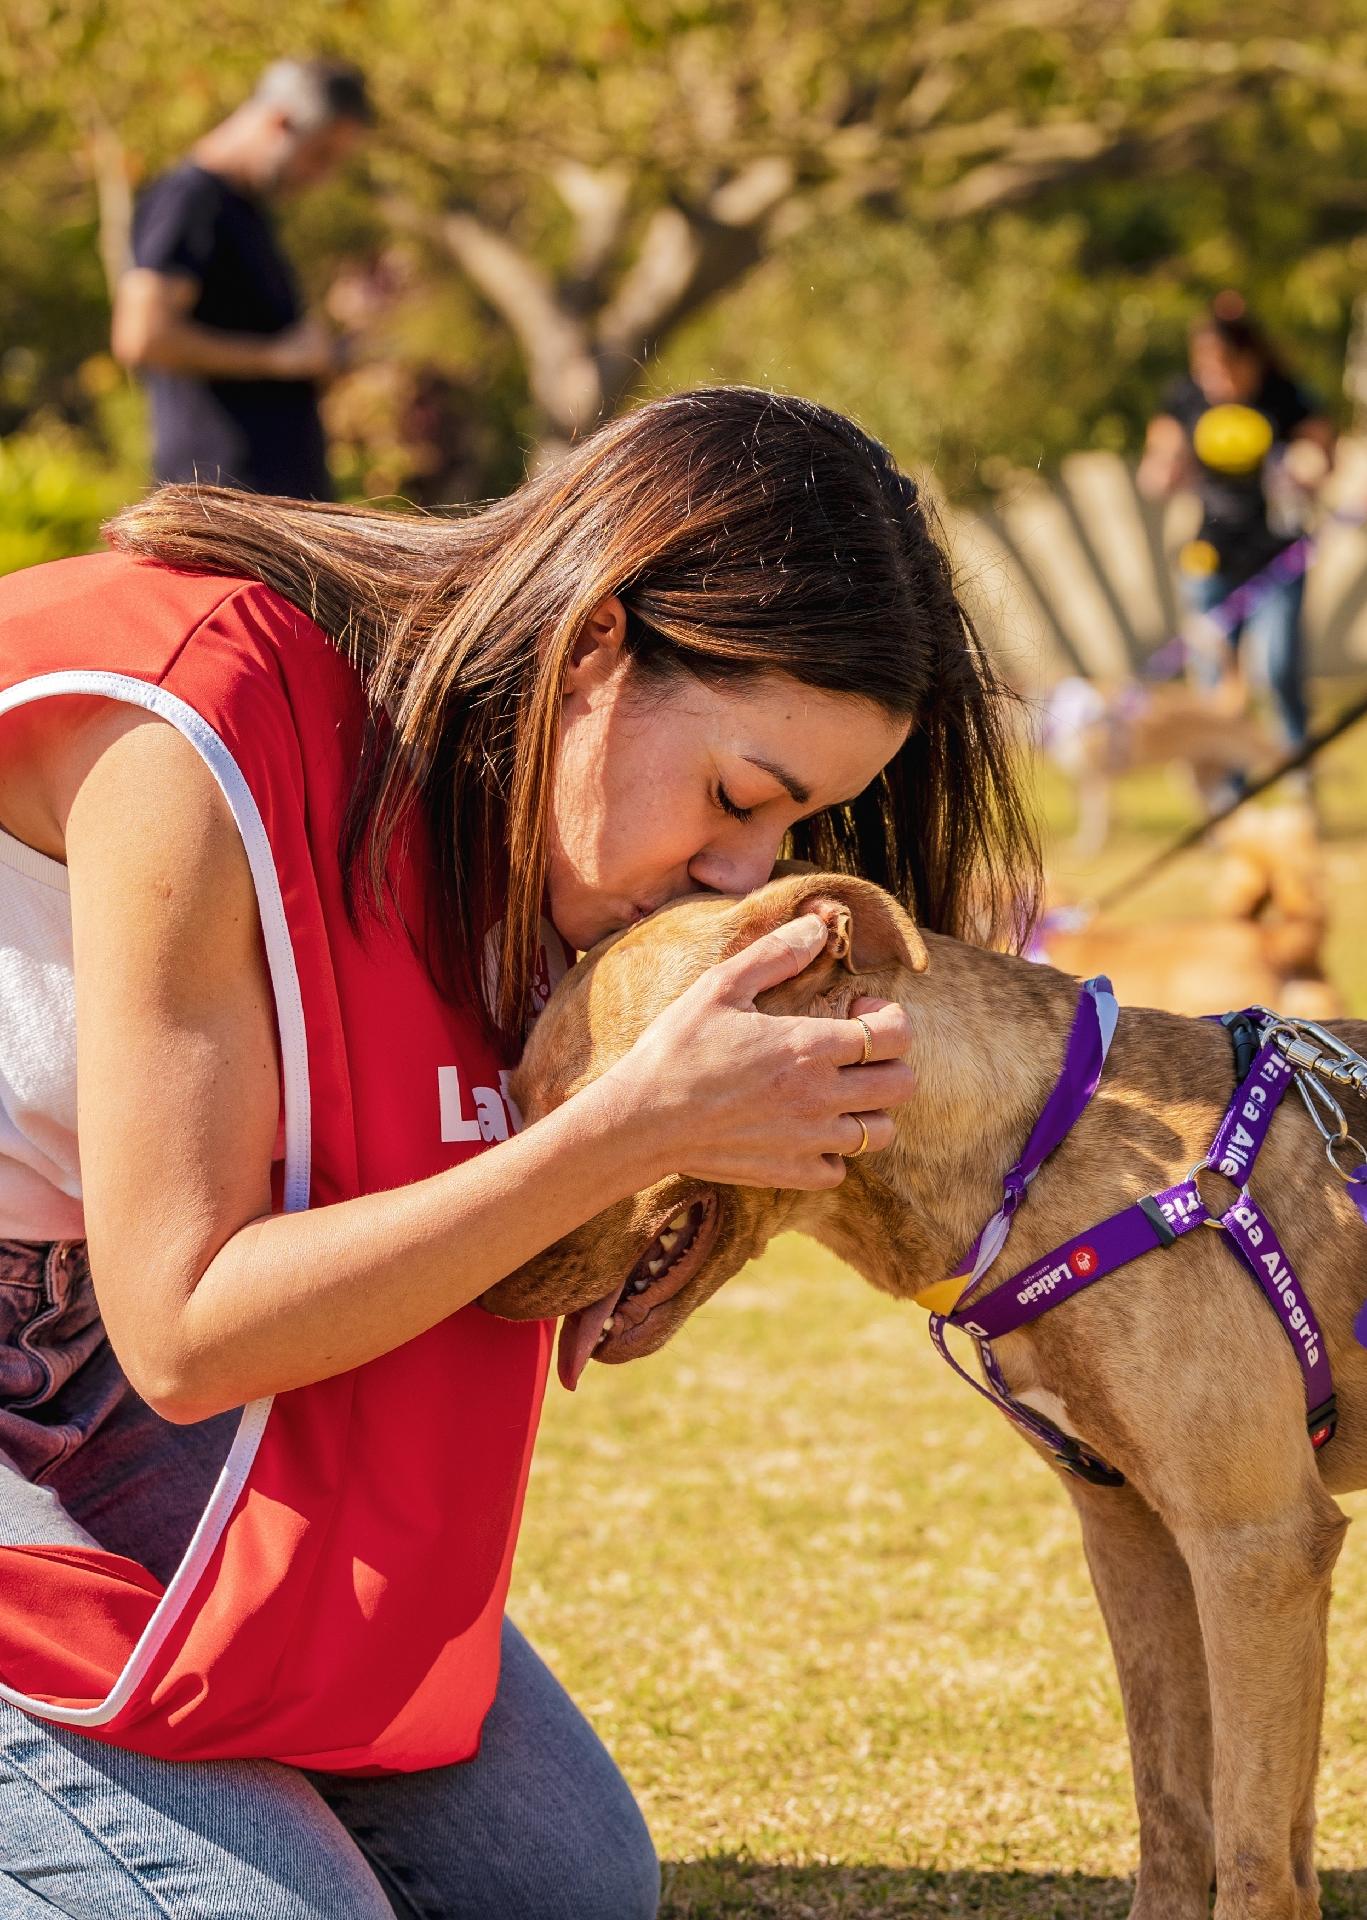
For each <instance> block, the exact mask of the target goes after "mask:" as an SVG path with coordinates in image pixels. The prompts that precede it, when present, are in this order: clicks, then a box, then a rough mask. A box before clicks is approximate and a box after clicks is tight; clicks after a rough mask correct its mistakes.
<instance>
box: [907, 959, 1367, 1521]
mask: <svg viewBox="0 0 1367 1920" xmlns="http://www.w3.org/2000/svg"><path fill="white" fill-rule="evenodd" d="M1108 1002H1109V1027H1106V1026H1105V1024H1104V1023H1105V1020H1106V1018H1107V1011H1106V1008H1107V1003H1108ZM1260 1017H1261V1018H1262V1019H1264V1020H1267V1021H1269V1022H1270V1020H1271V1016H1270V1015H1266V1014H1264V1013H1263V1010H1262V1009H1261V1008H1259V1009H1251V1010H1249V1011H1248V1012H1247V1013H1244V1014H1231V1015H1226V1017H1225V1024H1227V1025H1229V1026H1230V1027H1231V1029H1232V1030H1233V1033H1234V1038H1235V1043H1236V1057H1238V1056H1237V1049H1238V1048H1239V1046H1240V1043H1241V1041H1242V1043H1243V1051H1244V1053H1245V1054H1246V1053H1247V1052H1248V1051H1249V1050H1251V1044H1252V1041H1253V1039H1256V1034H1257V1021H1258V1019H1259V1018H1260ZM1115 1020H1116V1009H1115V999H1114V996H1113V995H1112V994H1111V992H1110V983H1109V982H1108V981H1105V980H1089V981H1087V982H1086V984H1085V985H1084V987H1083V990H1082V994H1081V997H1080V999H1079V1003H1078V1011H1077V1014H1076V1015H1075V1017H1074V1021H1073V1030H1072V1033H1071V1034H1070V1036H1069V1041H1068V1046H1067V1049H1066V1051H1065V1054H1064V1062H1063V1067H1062V1069H1061V1071H1060V1073H1059V1078H1058V1081H1057V1083H1056V1084H1055V1087H1054V1090H1053V1093H1052V1094H1051V1095H1050V1097H1049V1100H1048V1101H1047V1102H1046V1104H1045V1108H1044V1111H1043V1113H1041V1115H1040V1118H1039V1120H1038V1121H1037V1122H1036V1123H1035V1127H1034V1129H1033V1131H1032V1132H1031V1135H1030V1139H1029V1141H1028V1142H1027V1143H1026V1147H1025V1151H1024V1152H1023V1153H1022V1155H1021V1158H1020V1160H1018V1161H1017V1162H1016V1164H1015V1166H1014V1167H1012V1168H1011V1170H1010V1172H1009V1173H1008V1174H1007V1175H1006V1179H1005V1182H1004V1186H1005V1193H1004V1197H1003V1202H1002V1206H1001V1207H1000V1208H999V1209H998V1211H997V1213H996V1214H994V1215H993V1218H992V1220H990V1221H989V1222H988V1224H987V1226H986V1227H985V1228H984V1229H983V1232H982V1233H981V1234H980V1235H979V1236H978V1239H977V1240H976V1241H975V1243H974V1246H973V1248H972V1249H971V1250H970V1253H969V1255H968V1256H967V1257H966V1258H965V1260H964V1261H962V1262H961V1263H960V1265H959V1267H958V1268H957V1270H956V1273H957V1275H958V1276H963V1275H964V1274H968V1275H970V1278H969V1282H968V1287H969V1288H971V1287H972V1286H973V1285H975V1284H976V1282H977V1281H978V1280H980V1279H981V1278H982V1277H983V1275H984V1274H985V1273H986V1272H987V1270H988V1268H989V1267H990V1266H991V1265H992V1262H993V1261H994V1260H995V1259H996V1257H997V1255H998V1254H999V1253H1000V1251H1001V1249H1002V1247H1003V1246H1004V1244H1005V1241H1006V1236H1007V1233H1008V1232H1009V1231H1010V1223H1011V1218H1012V1216H1013V1215H1014V1213H1015V1211H1016V1209H1017V1207H1018V1206H1019V1204H1020V1199H1021V1198H1022V1197H1023V1195H1024V1191H1025V1187H1026V1186H1027V1185H1028V1183H1029V1181H1030V1180H1031V1179H1032V1178H1033V1177H1034V1174H1035V1172H1036V1171H1037V1170H1038V1168H1039V1166H1040V1164H1041V1163H1042V1162H1043V1160H1044V1159H1046V1158H1047V1156H1048V1155H1049V1154H1050V1153H1051V1152H1052V1151H1053V1150H1054V1148H1055V1147H1056V1146H1057V1145H1058V1144H1059V1142H1060V1141H1061V1140H1062V1139H1064V1138H1065V1136H1066V1135H1067V1133H1068V1132H1069V1130H1070V1129H1071V1127H1072V1126H1073V1124H1074V1123H1075V1121H1076V1120H1077V1119H1078V1117H1079V1116H1080V1115H1081V1113H1082V1112H1083V1111H1084V1110H1085V1108H1086V1106H1087V1104H1088V1102H1089V1101H1090V1099H1091V1097H1092V1095H1093V1093H1094V1092H1095V1091H1096V1087H1097V1084H1098V1082H1099V1080H1100V1077H1101V1069H1102V1066H1103V1065H1104V1062H1105V1056H1106V1051H1107V1049H1108V1048H1109V1045H1110V1037H1111V1033H1112V1032H1114V1028H1115ZM1240 1028H1242V1033H1241V1032H1240ZM1098 1050H1099V1056H1100V1057H1099V1058H1097V1057H1096V1055H1097V1052H1098ZM1241 1064H1242V1059H1241ZM1294 1078H1295V1068H1294V1067H1293V1066H1292V1064H1291V1062H1290V1061H1288V1059H1287V1058H1286V1056H1285V1055H1284V1054H1283V1053H1282V1052H1281V1050H1280V1049H1279V1048H1278V1046H1277V1044H1276V1041H1275V1040H1274V1039H1273V1038H1271V1037H1269V1038H1267V1039H1266V1040H1264V1041H1263V1042H1262V1044H1261V1045H1260V1046H1258V1048H1257V1051H1256V1053H1255V1054H1254V1055H1253V1059H1252V1063H1251V1065H1250V1066H1249V1067H1248V1069H1247V1072H1246V1073H1245V1074H1244V1076H1243V1078H1242V1080H1241V1081H1240V1084H1239V1086H1238V1088H1237V1090H1236V1092H1235V1094H1234V1097H1233V1099H1232V1100H1231V1101H1230V1103H1229V1106H1228V1107H1227V1108H1226V1110H1225V1113H1224V1117H1223V1118H1222V1119H1221V1121H1220V1125H1219V1127H1218V1128H1217V1129H1216V1133H1215V1137H1214V1139H1213V1140H1212V1141H1211V1144H1210V1147H1209V1149H1208V1150H1207V1152H1206V1155H1205V1157H1204V1158H1203V1159H1202V1160H1199V1161H1198V1162H1197V1163H1196V1165H1195V1166H1194V1167H1193V1168H1192V1169H1191V1170H1190V1172H1189V1173H1187V1174H1186V1176H1185V1177H1184V1178H1183V1179H1181V1180H1179V1181H1177V1182H1176V1183H1175V1184H1174V1185H1173V1186H1170V1187H1165V1188H1163V1189H1162V1190H1161V1191H1160V1192H1158V1193H1153V1194H1146V1195H1145V1196H1144V1198H1143V1199H1141V1200H1137V1201H1136V1202H1135V1203H1134V1204H1133V1205H1132V1206H1129V1207H1126V1208H1124V1209H1123V1210H1122V1211H1121V1212H1120V1213H1116V1214H1112V1215H1111V1216H1110V1218H1109V1219H1107V1220H1102V1221H1100V1222H1098V1224H1097V1225H1096V1226H1093V1227H1089V1228H1087V1229H1086V1231H1085V1232H1083V1233H1080V1234H1077V1235H1075V1236H1074V1237H1073V1238H1072V1239H1070V1240H1067V1241H1065V1242H1064V1243H1063V1244H1062V1245H1061V1246H1057V1247H1054V1248H1053V1249H1052V1250H1051V1251H1050V1252H1049V1253H1046V1254H1044V1255H1042V1256H1041V1258H1040V1259H1038V1260H1035V1261H1033V1262H1032V1263H1031V1264H1030V1266H1028V1267H1025V1268H1023V1269H1022V1270H1021V1271H1020V1272H1019V1273H1016V1274H1014V1275H1013V1276H1012V1278H1011V1279H1009V1280H1007V1281H1006V1282H1004V1283H1003V1284H1002V1285H1001V1286H999V1287H996V1288H994V1290H993V1291H992V1292H991V1293H989V1294H987V1295H985V1296H984V1298H982V1299H981V1300H978V1301H976V1302H975V1303H974V1304H973V1306H972V1307H970V1308H961V1307H955V1308H954V1309H953V1310H952V1311H951V1312H950V1313H948V1314H935V1313H932V1315H931V1320H930V1331H931V1337H932V1339H933V1340H934V1342H935V1345H936V1347H937V1349H938V1350H939V1352H940V1354H941V1356H942V1357H943V1358H944V1359H945V1360H947V1361H948V1363H949V1364H950V1366H952V1367H953V1368H954V1371H955V1372H956V1373H957V1374H959V1375H960V1377H961V1378H963V1379H965V1380H967V1381H968V1383H969V1385H970V1386H971V1387H973V1388H974V1389H975V1391H976V1392H978V1393H981V1394H983V1395H984V1397H985V1398H987V1399H989V1400H991V1401H993V1402H994V1404H995V1405H996V1406H998V1407H999V1408H1000V1410H1001V1411H1002V1412H1003V1413H1004V1414H1005V1415H1006V1416H1007V1418H1008V1419H1010V1420H1012V1421H1014V1422H1015V1424H1016V1425H1017V1426H1018V1427H1020V1428H1022V1429H1023V1430H1024V1431H1025V1432H1026V1433H1028V1434H1029V1435H1031V1436H1032V1437H1033V1438H1034V1439H1036V1440H1038V1441H1039V1442H1040V1443H1041V1444H1042V1445H1043V1446H1045V1447H1046V1448H1047V1449H1048V1450H1049V1451H1050V1452H1051V1453H1052V1454H1053V1455H1054V1456H1055V1458H1056V1459H1057V1460H1058V1462H1059V1464H1060V1465H1061V1466H1062V1467H1064V1468H1065V1469H1066V1470H1067V1471H1068V1472H1070V1473H1074V1474H1077V1475H1078V1476H1079V1477H1080V1478H1082V1479H1085V1480H1090V1481H1092V1482H1094V1483H1095V1484H1097V1485H1101V1486H1123V1485H1124V1476H1123V1475H1122V1474H1120V1473H1118V1472H1117V1471H1116V1469H1115V1468H1114V1467H1111V1466H1108V1465H1107V1463H1106V1462H1105V1461H1104V1460H1101V1459H1100V1458H1099V1457H1098V1456H1097V1455H1096V1454H1094V1453H1092V1452H1091V1451H1090V1450H1089V1449H1088V1448H1086V1447H1084V1446H1083V1445H1082V1443H1081V1442H1080V1441H1078V1440H1076V1439H1074V1438H1073V1437H1072V1436H1071V1435H1070V1434H1066V1433H1064V1432H1062V1431H1061V1429H1060V1428H1058V1427H1056V1426H1055V1425H1054V1424H1053V1423H1052V1422H1051V1421H1049V1420H1046V1419H1044V1417H1043V1416H1042V1415H1040V1414H1037V1413H1035V1412H1034V1411H1033V1410H1032V1409H1031V1408H1029V1407H1027V1406H1024V1405H1023V1404H1022V1403H1021V1402H1020V1401H1019V1400H1017V1399H1016V1398H1015V1397H1014V1396H1013V1395H1012V1393H1011V1392H1010V1390H1009V1389H1008V1387H1007V1385H1006V1381H1005V1379H1004V1377H1003V1375H1002V1371H1001V1367H1000V1365H999V1363H998V1361H997V1358H996V1355H995V1353H994V1352H993V1350H992V1342H993V1340H997V1339H1000V1338H1001V1337H1002V1335H1003V1334H1007V1333H1013V1332H1015V1331H1016V1329H1017V1328H1019V1327H1024V1326H1028V1325H1029V1324H1030V1322H1031V1321H1033V1320H1037V1319H1038V1318H1039V1317H1040V1315H1041V1314H1044V1313H1047V1312H1048V1311H1049V1309H1050V1308H1051V1307H1056V1306H1058V1305H1060V1304H1061V1303H1062V1302H1063V1301H1064V1300H1070V1299H1072V1298H1073V1296H1074V1295H1075V1294H1078V1293H1081V1292H1082V1291H1083V1289H1084V1288H1085V1287H1090V1286H1092V1285H1094V1284H1095V1282H1096V1281H1098V1280H1101V1279H1104V1278H1105V1277H1106V1275H1108V1274H1111V1273H1114V1272H1115V1271H1116V1270H1117V1269H1118V1268H1120V1267H1123V1266H1128V1265H1129V1263H1130V1262H1131V1261H1132V1260H1137V1259H1138V1258H1139V1257H1140V1255H1141V1254H1145V1253H1151V1252H1153V1251H1154V1250H1155V1249H1157V1248H1162V1247H1170V1246H1172V1245H1173V1243H1174V1242H1175V1241H1177V1240H1179V1239H1181V1238H1182V1237H1183V1236H1184V1235H1185V1234H1187V1233H1190V1232H1191V1231H1192V1230H1193V1228H1195V1227H1200V1226H1210V1227H1214V1228H1218V1229H1219V1230H1220V1231H1221V1232H1223V1233H1224V1234H1225V1235H1226V1236H1227V1238H1228V1241H1229V1245H1230V1247H1231V1249H1232V1251H1233V1252H1234V1253H1235V1254H1237V1256H1238V1258H1239V1259H1240V1261H1241V1262H1242V1264H1243V1265H1244V1266H1245V1267H1246V1268H1247V1270H1248V1272H1249V1273H1250V1274H1251V1276H1252V1277H1253V1279H1254V1280H1255V1281H1256V1282H1257V1284H1258V1286H1259V1289H1260V1290H1261V1292H1262V1294H1263V1296H1264V1298H1265V1299H1266V1300H1267V1301H1268V1304H1269V1305H1270V1306H1271V1308H1272V1310H1273V1312H1274V1313H1275V1314H1276V1315H1277V1318H1278V1321H1279V1323H1280V1325H1281V1327H1282V1331H1283V1332H1284V1333H1285V1335H1286V1337H1287V1339H1288V1341H1289V1342H1290V1344H1291V1348H1292V1351H1293V1352H1294V1354H1295V1356H1296V1360H1297V1363H1298V1364H1299V1366H1300V1369H1301V1376H1302V1381H1303V1384H1304V1388H1305V1399H1306V1408H1307V1414H1306V1427H1307V1430H1308V1432H1309V1435H1310V1441H1311V1445H1312V1446H1314V1447H1315V1448H1317V1449H1318V1448H1319V1447H1322V1446H1324V1445H1326V1444H1327V1443H1328V1442H1329V1441H1330V1440H1331V1439H1332V1438H1333V1435H1334V1428H1335V1424H1336V1420H1337V1409H1336V1406H1335V1401H1334V1387H1333V1379H1332V1376H1331V1374H1330V1369H1329V1359H1328V1354H1327V1351H1326V1348H1325V1343H1324V1339H1323V1336H1322V1335H1321V1333H1320V1329H1319V1323H1318V1321H1317V1320H1316V1318H1315V1313H1314V1310H1313V1308H1312V1307H1311V1305H1310V1302H1309V1300H1308V1298H1307V1297H1306V1295H1305V1291H1304V1289H1303V1288H1302V1287H1301V1285H1300V1282H1299V1281H1298V1280H1297V1278H1296V1275H1295V1272H1294V1271H1293V1269H1292V1266H1291V1263H1290V1261H1289V1260H1288V1259H1287V1257H1286V1252H1285V1250H1284V1248H1283V1247H1282V1244H1281V1242H1280V1241H1279V1240H1278V1238H1277V1235H1276V1233H1275V1231H1274V1229H1273V1227H1272V1225H1271V1223H1270V1222H1269V1220H1268V1219H1267V1216H1266V1214H1265V1213H1264V1212H1263V1211H1262V1209H1261V1207H1259V1206H1258V1205H1257V1203H1256V1202H1255V1201H1254V1200H1253V1198H1252V1196H1251V1195H1250V1193H1249V1190H1248V1178H1249V1175H1250V1173H1251V1172H1252V1169H1253V1165H1254V1163H1255V1161H1256V1160H1257V1157H1258V1154H1259V1152H1260V1150H1261V1148H1262V1145H1263V1142H1264V1141H1265V1140H1266V1138H1267V1133H1268V1129H1269V1127H1270V1125H1271V1122H1272V1116H1273V1114H1274V1113H1275V1112H1276V1111H1277V1108H1278V1106H1279V1105H1280V1103H1281V1100H1282V1096H1283V1095H1284V1094H1285V1092H1286V1090H1287V1088H1288V1087H1289V1086H1290V1085H1291V1084H1292V1081H1293V1080H1294ZM1046 1122H1047V1123H1048V1124H1047V1125H1046ZM1206 1168H1212V1169H1214V1170H1215V1171H1216V1172H1218V1173H1221V1174H1223V1175H1224V1177H1225V1178H1226V1179H1229V1180H1234V1181H1237V1182H1238V1183H1239V1192H1238V1194H1237V1195H1236V1196H1235V1198H1234V1200H1233V1201H1232V1203H1231V1204H1230V1206H1229V1207H1228V1208H1227V1209H1226V1210H1225V1211H1224V1213H1222V1214H1220V1215H1219V1216H1215V1215H1212V1214H1211V1213H1210V1212H1209V1211H1208V1209H1207V1207H1206V1204H1205V1201H1204V1200H1203V1199H1202V1197H1201V1194H1200V1191H1199V1189H1198V1187H1197V1184H1196V1178H1197V1175H1198V1174H1199V1173H1201V1172H1203V1171H1204V1170H1205V1169H1206ZM1353 1181H1354V1183H1355V1184H1353V1185H1351V1186H1350V1191H1351V1192H1352V1193H1353V1197H1354V1200H1355V1201H1356V1202H1357V1205H1358V1208H1359V1210H1360V1211H1361V1213H1362V1215H1363V1219H1364V1221H1367V1166H1364V1167H1361V1168H1359V1169H1358V1171H1357V1173H1356V1174H1355V1175H1354V1176H1353ZM998 1223H1001V1225H1000V1228H999V1227H998ZM965 1291H968V1288H965ZM1364 1322H1367V1309H1364V1312H1363V1314H1362V1315H1360V1316H1359V1325H1360V1326H1361V1325H1362V1324H1363V1323H1364ZM950 1326H953V1327H960V1328H962V1329H963V1331H964V1332H965V1333H967V1334H969V1335H971V1336H972V1338H973V1340H974V1341H975V1342H976V1344H977V1348H978V1354H979V1358H980V1359H981V1361H982V1366H983V1372H984V1374H985V1375H986V1379H987V1384H986V1385H985V1386H984V1385H982V1384H981V1383H980V1382H979V1381H977V1380H975V1379H974V1378H973V1376H972V1374H970V1373H969V1372H968V1371H967V1369H966V1368H964V1367H962V1366H960V1364H959V1362H958V1361H957V1360H956V1359H955V1358H954V1356H953V1354H952V1353H951V1352H950V1351H949V1345H948V1341H947V1339H946V1332H945V1330H946V1328H947V1327H950Z"/></svg>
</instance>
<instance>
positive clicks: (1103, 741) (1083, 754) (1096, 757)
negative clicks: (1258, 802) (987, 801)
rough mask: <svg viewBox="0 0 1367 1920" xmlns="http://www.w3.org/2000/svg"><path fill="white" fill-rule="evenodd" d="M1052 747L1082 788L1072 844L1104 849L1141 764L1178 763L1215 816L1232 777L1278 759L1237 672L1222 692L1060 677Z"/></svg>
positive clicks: (1053, 698)
mask: <svg viewBox="0 0 1367 1920" xmlns="http://www.w3.org/2000/svg"><path fill="white" fill-rule="evenodd" d="M1041 740H1042V745H1043V747H1044V751H1045V753H1046V754H1047V755H1048V756H1049V758H1050V760H1052V761H1053V763H1054V765H1055V766H1056V767H1057V768H1058V769H1059V771H1060V772H1061V773H1063V774H1065V775H1066V776H1067V777H1068V778H1069V779H1070V780H1072V782H1073V784H1074V788H1075V791H1076V794H1077V827H1076V830H1075V833H1074V838H1073V850H1074V852H1075V853H1078V854H1083V855H1086V854H1095V853H1099V852H1100V851H1101V849H1102V847H1104V846H1105V844H1106V841H1107V838H1108V837H1109V834H1110V830H1111V793H1112V787H1113V785H1114V782H1115V780H1116V779H1117V777H1118V776H1119V775H1121V774H1125V773H1133V772H1134V771H1135V770H1136V769H1137V768H1140V767H1165V766H1180V767H1181V768H1183V769H1184V770H1185V773H1186V775H1187V778H1188V780H1189V783H1190V785H1191V788H1192V790H1193V791H1194V793H1195V795H1196V797H1197V799H1199V801H1200V802H1201V804H1202V806H1203V807H1204V808H1205V810H1206V811H1207V812H1209V811H1210V810H1211V809H1212V807H1213V806H1214V804H1215V801H1216V799H1217V798H1218V797H1219V795H1220V794H1221V793H1222V792H1223V790H1224V789H1225V788H1226V787H1227V785H1228V783H1229V781H1230V780H1231V779H1232V778H1234V777H1235V776H1236V775H1239V774H1251V773H1257V772H1259V771H1261V770H1262V769H1263V768H1264V767H1266V766H1268V765H1270V763H1271V761H1272V758H1273V746H1272V741H1271V738H1270V736H1269V734H1268V731H1267V729H1266V727H1264V726H1263V725H1262V723H1261V722H1260V721H1259V720H1258V719H1257V717H1256V716H1255V715H1253V714H1251V713H1250V712H1249V711H1248V708H1247V695H1246V694H1245V692H1244V689H1243V687H1242V685H1241V683H1240V682H1239V680H1238V679H1237V677H1231V678H1229V679H1227V680H1226V681H1225V682H1223V683H1222V684H1221V685H1220V686H1218V687H1214V688H1204V687H1195V686H1191V685H1189V684H1188V683H1187V682H1186V681H1185V680H1175V681H1170V682H1166V683H1162V684H1159V685H1155V686H1145V685H1143V684H1142V683H1140V682H1135V681H1129V682H1126V683H1124V684H1122V685H1119V686H1102V685H1099V684H1097V683H1096V682H1094V681H1091V680H1081V679H1068V680H1063V681H1060V683H1059V684H1058V686H1057V687H1055V688H1054V690H1053V692H1052V693H1051V694H1050V696H1049V699H1048V701H1047V703H1046V705H1045V709H1044V714H1043V717H1042V721H1041Z"/></svg>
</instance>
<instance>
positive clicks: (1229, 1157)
mask: <svg viewBox="0 0 1367 1920" xmlns="http://www.w3.org/2000/svg"><path fill="white" fill-rule="evenodd" d="M1252 1146H1253V1135H1252V1134H1251V1133H1250V1132H1249V1131H1248V1128H1247V1127H1242V1126H1240V1125H1239V1123H1238V1121H1237V1120H1236V1121H1235V1123H1234V1132H1233V1133H1232V1134H1231V1135H1230V1137H1229V1139H1228V1140H1226V1142H1225V1152H1224V1158H1223V1159H1222V1160H1221V1162H1220V1172H1221V1173H1222V1174H1223V1175H1224V1176H1225V1178H1226V1180H1237V1179H1238V1178H1239V1175H1240V1174H1241V1173H1247V1171H1248V1157H1249V1152H1250V1149H1251V1148H1252Z"/></svg>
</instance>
